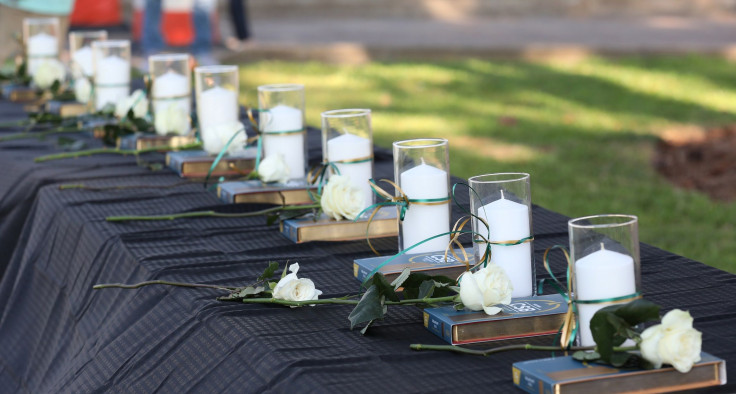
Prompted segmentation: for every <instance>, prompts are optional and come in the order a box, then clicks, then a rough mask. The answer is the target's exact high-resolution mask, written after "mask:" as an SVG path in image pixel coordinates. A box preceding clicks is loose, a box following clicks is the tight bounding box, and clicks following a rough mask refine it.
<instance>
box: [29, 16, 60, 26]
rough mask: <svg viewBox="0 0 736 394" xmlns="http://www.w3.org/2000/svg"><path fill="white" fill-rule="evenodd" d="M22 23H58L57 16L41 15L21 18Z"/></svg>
mask: <svg viewBox="0 0 736 394" xmlns="http://www.w3.org/2000/svg"><path fill="white" fill-rule="evenodd" d="M23 23H26V24H29V25H46V24H49V25H52V24H53V25H58V24H59V23H60V21H59V18H57V17H53V16H50V17H41V18H23Z"/></svg>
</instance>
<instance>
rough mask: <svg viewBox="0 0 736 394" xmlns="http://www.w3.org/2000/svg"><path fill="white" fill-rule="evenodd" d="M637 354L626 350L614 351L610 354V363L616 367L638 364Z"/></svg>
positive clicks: (635, 365) (636, 365)
mask: <svg viewBox="0 0 736 394" xmlns="http://www.w3.org/2000/svg"><path fill="white" fill-rule="evenodd" d="M638 358H639V356H637V355H636V354H633V353H628V352H615V353H613V354H611V365H613V366H614V367H616V368H632V367H638V366H639V360H638Z"/></svg>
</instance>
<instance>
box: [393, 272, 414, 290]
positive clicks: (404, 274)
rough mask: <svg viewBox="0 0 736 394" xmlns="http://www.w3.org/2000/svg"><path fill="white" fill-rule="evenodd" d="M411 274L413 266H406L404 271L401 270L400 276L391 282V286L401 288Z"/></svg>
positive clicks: (395, 288)
mask: <svg viewBox="0 0 736 394" xmlns="http://www.w3.org/2000/svg"><path fill="white" fill-rule="evenodd" d="M409 274H411V268H409V267H406V268H404V270H403V271H401V273H400V274H399V276H397V277H396V279H394V280H393V282H391V286H393V287H394V291H396V290H399V287H401V285H402V284H403V283H404V281H405V280H406V279H407V278H408V277H409Z"/></svg>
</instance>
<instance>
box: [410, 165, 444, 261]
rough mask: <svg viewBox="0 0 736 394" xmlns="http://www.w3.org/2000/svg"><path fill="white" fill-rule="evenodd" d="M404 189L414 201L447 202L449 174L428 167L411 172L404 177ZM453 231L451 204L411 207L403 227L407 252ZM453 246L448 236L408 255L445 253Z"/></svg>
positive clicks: (416, 168) (413, 205) (413, 169)
mask: <svg viewBox="0 0 736 394" xmlns="http://www.w3.org/2000/svg"><path fill="white" fill-rule="evenodd" d="M400 178H401V180H400V182H401V183H400V184H399V186H400V187H401V189H402V190H403V191H404V193H406V196H407V197H408V198H409V199H410V200H415V199H417V200H421V199H436V198H447V197H448V196H449V189H448V187H447V172H445V171H443V170H441V169H439V168H437V167H434V166H431V165H428V164H425V163H424V160H422V164H420V165H418V166H416V167H414V168H411V169H408V170H406V171H404V172H402V173H401V174H400ZM449 231H450V204H449V203H446V204H441V205H420V204H410V205H409V209H408V210H407V211H406V216H405V217H404V221H403V223H402V230H401V236H402V245H403V248H404V249H406V248H408V247H410V246H412V245H414V244H416V243H418V242H421V241H423V240H425V239H427V238H430V237H432V236H435V235H439V234H442V233H446V232H449ZM449 243H450V236H449V235H445V236H442V237H438V238H435V239H433V240H431V241H427V242H425V243H423V244H421V245H419V246H417V247H416V248H414V249H412V250H410V251H408V252H407V254H417V253H429V252H440V251H441V252H444V250H445V248H447V245H448V244H449Z"/></svg>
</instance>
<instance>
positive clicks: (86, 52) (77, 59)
mask: <svg viewBox="0 0 736 394" xmlns="http://www.w3.org/2000/svg"><path fill="white" fill-rule="evenodd" d="M72 61H73V62H74V64H76V65H77V68H78V69H79V70H80V71H82V74H84V76H85V77H91V76H92V73H93V72H94V67H93V63H92V48H90V47H89V46H87V45H85V46H83V47H81V48H79V49H77V50H76V51H74V53H72Z"/></svg>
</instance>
